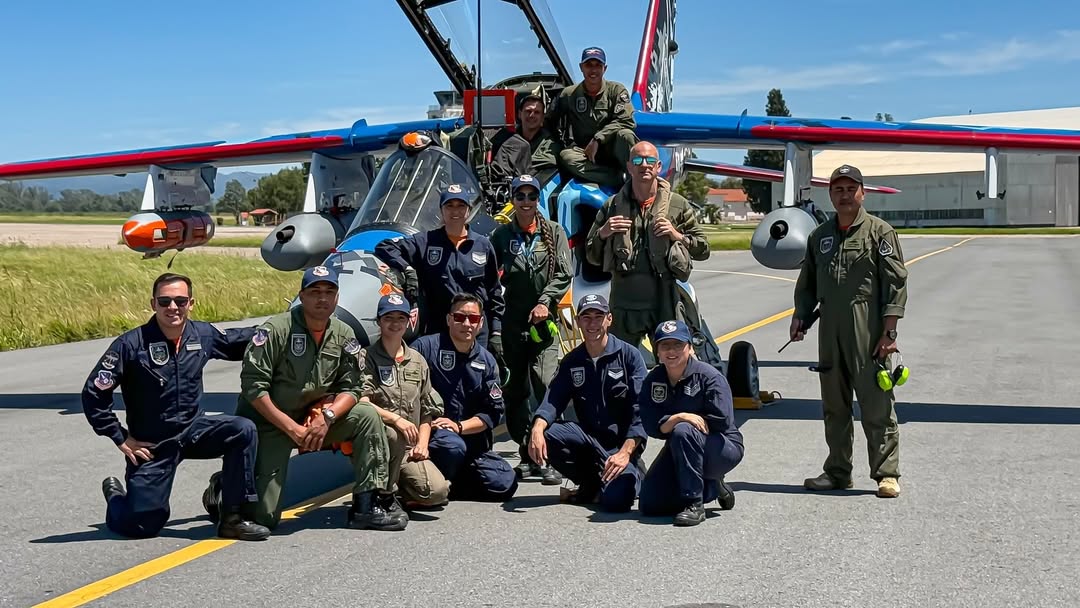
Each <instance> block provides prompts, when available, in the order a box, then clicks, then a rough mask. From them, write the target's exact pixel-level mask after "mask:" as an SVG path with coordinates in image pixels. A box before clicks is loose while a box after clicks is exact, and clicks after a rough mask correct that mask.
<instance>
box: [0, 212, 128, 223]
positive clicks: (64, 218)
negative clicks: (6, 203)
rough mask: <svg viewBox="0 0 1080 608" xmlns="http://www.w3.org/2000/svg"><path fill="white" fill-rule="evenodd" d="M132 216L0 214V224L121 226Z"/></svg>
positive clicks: (107, 214)
mask: <svg viewBox="0 0 1080 608" xmlns="http://www.w3.org/2000/svg"><path fill="white" fill-rule="evenodd" d="M131 215H132V214H130V213H123V214H116V213H90V214H83V215H79V214H76V213H69V212H64V213H0V224H98V225H112V224H115V225H117V226H121V225H123V223H124V222H125V221H127V219H128V218H129V217H131Z"/></svg>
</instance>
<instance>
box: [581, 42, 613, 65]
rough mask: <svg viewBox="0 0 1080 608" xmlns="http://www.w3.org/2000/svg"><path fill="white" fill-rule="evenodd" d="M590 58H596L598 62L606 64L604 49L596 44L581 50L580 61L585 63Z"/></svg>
mask: <svg viewBox="0 0 1080 608" xmlns="http://www.w3.org/2000/svg"><path fill="white" fill-rule="evenodd" d="M590 59H597V60H599V61H600V63H602V64H604V65H607V54H605V53H604V49H602V48H600V47H598V46H590V47H589V48H587V49H585V50H584V51H581V63H585V62H586V61H588V60H590Z"/></svg>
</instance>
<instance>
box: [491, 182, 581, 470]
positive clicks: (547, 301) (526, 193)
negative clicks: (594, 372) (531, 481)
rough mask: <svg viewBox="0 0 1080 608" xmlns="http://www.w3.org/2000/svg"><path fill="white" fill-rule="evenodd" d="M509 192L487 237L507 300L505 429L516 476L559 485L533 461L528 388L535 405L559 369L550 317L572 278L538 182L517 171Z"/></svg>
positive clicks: (567, 252) (559, 231) (561, 238)
mask: <svg viewBox="0 0 1080 608" xmlns="http://www.w3.org/2000/svg"><path fill="white" fill-rule="evenodd" d="M510 192H511V200H512V201H513V204H514V219H513V220H512V221H511V222H510V223H509V224H503V225H502V226H499V227H498V228H496V229H495V232H494V234H492V235H491V245H492V247H494V249H495V255H496V257H497V258H498V260H499V265H500V273H499V275H500V281H501V282H502V285H503V289H504V290H505V293H504V294H503V297H504V299H505V300H506V312H504V313H503V334H502V335H503V350H504V352H505V355H504V356H505V359H506V366H507V368H508V369H509V371H510V381H509V382H508V383H507V385H506V388H505V390H504V392H503V400H504V402H505V403H506V427H507V430H508V431H509V432H510V438H511V439H513V440H514V441H516V442H517V443H518V445H519V446H520V449H519V450H518V453H519V455H520V456H521V464H520V465H518V474H519V475H520V476H521V477H522V478H526V477H529V476H530V475H533V474H539V475H541V476H542V477H543V483H544V484H545V485H558V484H559V483H561V481H562V477H561V476H560V475H559V472H558V471H556V470H555V469H554V468H552V467H551V466H550V465H548V466H546V467H543V468H541V467H540V465H539V464H537V463H535V462H533V461H532V458H530V457H529V450H528V445H526V439H527V438H528V437H529V425H530V423H531V421H532V419H533V412H532V411H531V409H530V408H529V394H530V389H531V393H532V395H533V396H534V397H535V398H536V403H537V405H539V404H540V402H541V401H543V400H544V394H545V393H546V392H547V387H548V385H549V384H551V380H552V379H553V378H554V377H555V373H556V371H558V357H559V340H558V337H559V335H558V328H557V327H556V325H555V321H554V319H555V311H556V310H557V309H558V305H559V301H561V300H562V299H563V296H565V295H566V292H567V290H569V289H570V281H571V278H572V276H573V271H572V270H571V267H570V245H569V243H568V242H567V238H566V232H565V231H563V229H562V226H560V225H559V224H557V223H555V222H553V221H551V220H549V219H547V218H545V217H544V216H543V214H542V213H539V212H538V209H539V204H540V182H539V181H538V180H537V179H536V178H534V177H533V176H531V175H519V176H518V177H516V178H514V181H513V182H512V183H511V186H510Z"/></svg>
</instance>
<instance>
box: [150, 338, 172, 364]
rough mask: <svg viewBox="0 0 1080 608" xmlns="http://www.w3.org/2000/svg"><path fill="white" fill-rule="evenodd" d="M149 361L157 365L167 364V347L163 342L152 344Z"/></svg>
mask: <svg viewBox="0 0 1080 608" xmlns="http://www.w3.org/2000/svg"><path fill="white" fill-rule="evenodd" d="M149 351H150V360H151V361H153V362H154V363H156V364H158V365H165V364H166V363H168V362H169V347H168V346H165V343H164V342H154V343H153V344H151V345H150V348H149Z"/></svg>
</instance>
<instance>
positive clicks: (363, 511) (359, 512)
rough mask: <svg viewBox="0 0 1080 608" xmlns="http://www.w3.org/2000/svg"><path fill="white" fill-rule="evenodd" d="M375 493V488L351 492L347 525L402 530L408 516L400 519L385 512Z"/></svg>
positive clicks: (368, 528) (406, 523)
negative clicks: (358, 492) (403, 519)
mask: <svg viewBox="0 0 1080 608" xmlns="http://www.w3.org/2000/svg"><path fill="white" fill-rule="evenodd" d="M375 494H376V493H375V490H369V491H367V492H362V493H360V494H356V493H353V500H352V506H351V507H349V519H348V523H349V526H350V527H352V528H359V529H361V530H404V529H405V526H406V525H408V518H406V519H405V521H401V520H399V519H397V518H395V517H393V516H392V515H390V514H389V513H387V511H386V509H384V508H383V506H382V505H381V504H379V499H378V497H377V496H376V495H375Z"/></svg>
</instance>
